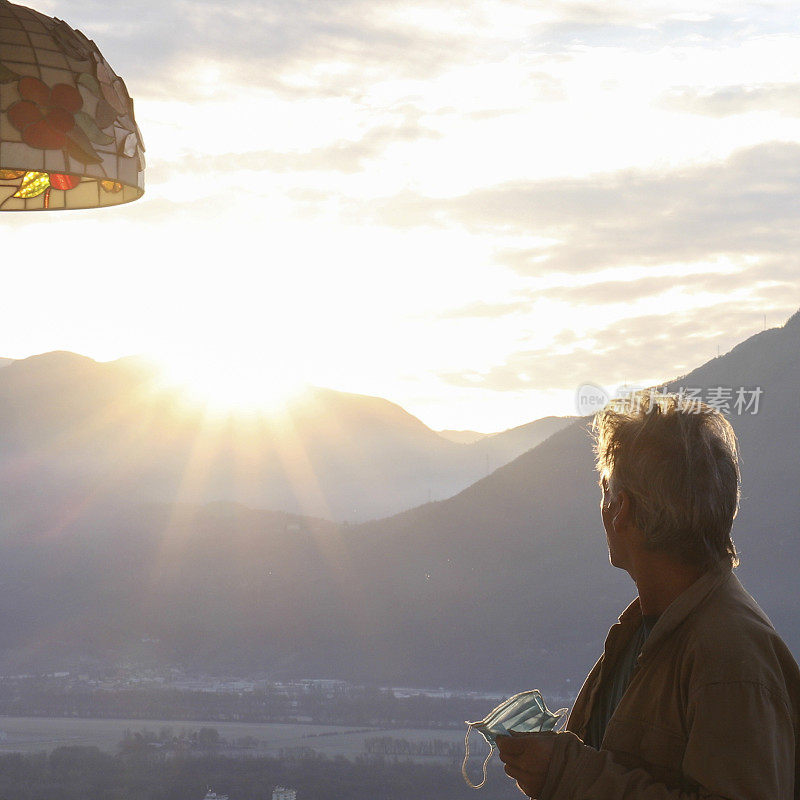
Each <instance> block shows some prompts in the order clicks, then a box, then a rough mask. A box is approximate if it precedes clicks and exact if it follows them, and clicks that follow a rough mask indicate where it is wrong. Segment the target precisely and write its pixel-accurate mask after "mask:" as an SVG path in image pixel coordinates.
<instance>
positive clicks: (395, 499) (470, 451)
mask: <svg viewBox="0 0 800 800" xmlns="http://www.w3.org/2000/svg"><path fill="white" fill-rule="evenodd" d="M559 424H566V423H565V422H559V421H558V420H557V419H554V418H547V419H545V420H540V421H536V422H533V423H530V424H529V425H525V426H522V427H520V428H515V429H513V430H510V431H506V432H504V433H500V434H496V435H494V436H492V437H488V438H487V439H486V440H482V441H481V442H477V443H475V444H474V445H463V444H456V443H454V442H450V441H447V440H445V439H444V438H443V437H441V436H440V435H439V434H437V433H436V432H434V431H432V430H431V429H430V428H428V427H427V426H426V425H424V424H423V423H422V422H421V421H420V420H418V419H417V418H416V417H414V416H412V415H411V414H409V413H408V412H406V411H405V410H404V409H402V408H401V407H400V406H398V405H396V404H395V403H391V402H389V401H388V400H384V399H382V398H379V397H367V396H363V395H355V394H347V393H343V392H337V391H333V390H331V389H324V388H318V387H312V388H310V389H309V390H308V391H307V392H306V393H305V394H304V395H302V396H301V397H299V398H297V399H296V400H295V401H294V402H293V403H292V404H291V406H290V407H289V409H288V410H287V411H286V412H285V414H284V415H283V416H282V417H281V418H280V419H278V420H273V419H270V418H268V417H247V416H240V417H232V418H230V419H218V418H211V419H210V418H206V417H204V415H203V413H202V412H201V411H200V410H199V409H198V408H193V407H191V406H189V405H187V403H186V400H185V398H183V397H182V396H181V395H180V393H179V392H178V391H177V390H176V389H168V388H164V386H163V385H162V383H161V382H159V379H158V374H157V372H156V371H155V370H154V368H153V367H152V366H150V365H148V364H147V363H146V362H144V361H142V360H141V359H136V358H127V359H121V360H119V361H116V362H111V363H97V362H95V361H93V360H92V359H89V358H87V357H85V356H80V355H76V354H75V353H67V352H53V353H45V354H43V355H39V356H34V357H31V358H26V359H23V360H18V361H14V362H13V363H10V364H9V365H8V366H6V367H5V368H3V369H2V370H1V371H0V447H1V448H2V450H0V478H2V479H3V483H2V485H1V488H0V497H2V496H9V495H11V496H14V497H16V498H17V501H18V502H17V505H18V506H21V507H22V508H23V510H24V503H23V502H21V501H22V500H24V498H26V497H27V498H28V499H29V501H30V503H33V504H36V503H38V498H41V497H43V496H44V497H49V498H54V497H61V498H67V497H85V496H86V495H87V494H92V495H97V494H98V493H99V494H100V495H105V496H109V497H111V496H122V497H137V498H139V499H141V500H147V501H160V502H165V503H173V502H188V503H204V502H209V501H231V502H242V503H246V504H248V505H250V506H253V507H256V508H271V509H281V510H285V511H289V512H295V513H303V514H307V515H312V516H321V517H326V518H330V519H334V520H341V521H343V520H349V521H360V520H365V519H370V518H376V517H382V516H386V515H387V514H391V513H394V512H397V511H400V510H402V509H404V508H410V507H413V506H415V505H419V504H420V503H424V502H426V501H428V500H432V499H433V500H435V499H442V498H444V497H448V496H451V495H453V494H456V493H457V492H459V491H461V490H462V489H463V488H465V487H466V486H468V485H469V484H471V483H473V482H474V481H475V480H477V479H478V478H480V477H482V476H484V475H486V474H487V472H489V471H491V470H493V469H495V468H497V467H498V466H500V465H501V464H503V463H506V462H507V461H509V460H510V459H512V458H514V457H516V456H517V455H519V454H520V453H522V452H524V451H525V450H527V449H529V448H530V447H533V446H535V445H536V444H538V442H540V441H541V440H542V439H543V438H546V436H548V435H549V434H550V433H551V432H552V431H554V430H556V429H557V428H558V426H559Z"/></svg>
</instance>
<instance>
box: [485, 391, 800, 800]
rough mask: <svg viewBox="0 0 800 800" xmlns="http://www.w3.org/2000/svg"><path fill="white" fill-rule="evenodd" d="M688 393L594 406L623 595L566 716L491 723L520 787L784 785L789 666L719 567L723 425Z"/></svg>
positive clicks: (544, 790)
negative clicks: (561, 726)
mask: <svg viewBox="0 0 800 800" xmlns="http://www.w3.org/2000/svg"><path fill="white" fill-rule="evenodd" d="M692 402H693V403H694V406H690V405H689V404H688V403H687V402H685V401H683V400H682V399H681V398H680V397H677V396H671V395H648V394H646V393H640V394H638V395H636V396H634V397H633V398H631V399H629V400H628V401H617V402H615V403H613V404H610V405H609V406H607V407H606V409H604V410H603V411H602V412H600V413H599V414H598V416H597V417H596V419H595V422H594V430H595V438H596V452H597V465H598V470H599V473H600V486H601V488H602V500H601V505H600V512H601V516H602V520H603V526H604V528H605V531H606V536H607V539H608V551H609V558H610V560H611V563H612V565H613V566H615V567H618V568H619V569H624V570H626V571H627V572H628V573H629V574H630V576H631V578H632V579H633V580H634V582H635V583H636V586H637V589H638V592H639V596H638V597H637V598H636V600H634V602H633V603H631V605H630V606H629V607H628V608H627V609H626V610H625V611H624V613H623V614H622V616H621V617H620V620H619V623H618V624H616V625H614V626H613V627H612V628H611V630H610V631H609V634H608V638H607V639H606V643H605V649H604V652H603V655H602V657H601V658H600V660H599V661H598V662H597V664H596V665H595V666H594V667H593V669H592V670H591V672H590V673H589V676H588V677H587V679H586V682H585V683H584V685H583V688H582V689H581V691H580V694H579V695H578V698H577V700H576V701H575V706H574V707H573V709H572V712H571V714H570V717H569V721H568V723H567V729H566V731H565V732H563V733H557V734H552V733H550V734H520V735H513V736H510V737H508V736H504V737H499V738H498V740H497V744H498V747H499V752H500V758H501V759H502V760H503V762H504V763H505V765H506V767H505V770H506V773H507V774H508V775H509V776H510V777H511V778H513V779H514V780H516V782H517V785H518V786H519V788H520V789H521V790H522V792H523V793H524V794H527V795H528V796H530V797H534V798H540V800H605V799H606V798H608V800H635V799H638V798H641V800H679V799H680V800H694V799H695V798H704V800H722V799H723V798H724V800H797V798H800V774H799V773H798V765H799V764H800V720H799V717H800V713H799V711H798V709H800V671H798V667H797V664H796V663H795V661H794V659H793V658H792V655H791V654H790V652H789V651H788V649H787V648H786V646H785V644H784V643H783V641H782V640H781V639H780V637H779V636H778V634H777V633H776V632H775V630H774V628H773V627H772V625H771V623H770V621H769V620H768V619H767V617H766V615H765V614H764V612H763V611H762V610H761V609H760V608H759V607H758V605H757V604H756V602H755V601H754V600H753V598H752V597H750V595H749V594H747V592H746V591H745V590H744V589H743V588H742V585H741V584H740V583H739V580H738V579H737V578H736V576H735V575H734V574H733V572H732V569H733V567H735V566H736V565H737V563H738V560H737V556H736V550H735V548H734V545H733V542H732V540H731V537H730V531H731V527H732V524H733V519H734V517H735V515H736V511H737V508H738V500H739V467H738V453H737V444H736V437H735V435H734V433H733V430H732V428H731V426H730V424H729V423H728V422H727V421H726V420H725V418H724V417H723V416H722V415H721V414H719V413H718V412H716V411H714V410H713V409H711V408H709V407H707V406H705V405H702V404H698V403H697V401H692Z"/></svg>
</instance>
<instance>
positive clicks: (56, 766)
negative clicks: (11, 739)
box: [0, 747, 519, 800]
mask: <svg viewBox="0 0 800 800" xmlns="http://www.w3.org/2000/svg"><path fill="white" fill-rule="evenodd" d="M497 764H498V762H497V759H496V758H495V759H494V768H493V769H492V771H491V775H490V781H489V783H488V784H487V786H486V787H485V788H484V790H483V793H482V798H484V799H485V800H511V798H513V797H515V796H516V797H518V796H519V792H518V791H517V789H516V787H515V786H514V785H513V784H512V782H511V781H510V780H508V778H506V776H505V775H504V774H503V773H502V772H501V771H500V769H499V768H498V767H497ZM209 786H211V787H212V788H214V789H215V790H216V791H217V792H218V793H220V794H221V793H223V792H224V793H225V794H228V795H229V796H230V798H231V800H263V798H265V797H270V796H271V793H272V789H273V787H275V786H290V787H292V788H294V789H296V790H297V794H298V798H302V800H331V798H336V800H375V799H376V798H380V800H408V798H410V797H413V798H415V800H466V798H470V797H472V796H473V795H472V790H471V789H469V788H468V787H467V786H466V784H465V783H464V781H463V779H462V777H461V773H460V767H457V766H456V765H455V764H451V765H449V766H443V765H441V764H430V765H428V764H414V763H412V762H409V761H405V760H397V759H392V760H388V759H383V758H368V759H367V758H362V759H357V760H356V761H354V762H353V761H348V760H345V759H344V758H337V759H327V758H323V757H322V756H317V755H314V754H308V755H303V756H299V757H285V756H284V757H281V758H245V759H241V758H227V757H224V756H216V755H213V754H208V755H204V756H180V757H177V758H169V759H162V758H159V757H157V756H156V757H154V756H153V755H152V754H149V753H146V752H142V753H136V752H128V753H126V754H124V755H119V756H112V755H108V754H106V753H101V752H100V751H99V750H98V749H97V748H94V747H61V748H58V749H57V750H54V751H53V752H52V753H50V754H49V755H48V754H46V753H39V754H35V755H19V754H13V755H3V756H0V798H3V800H11V799H12V798H13V800H50V798H56V797H57V798H59V800H86V799H87V798H91V800H193V798H197V800H202V798H203V797H205V794H206V791H207V789H208V787H209Z"/></svg>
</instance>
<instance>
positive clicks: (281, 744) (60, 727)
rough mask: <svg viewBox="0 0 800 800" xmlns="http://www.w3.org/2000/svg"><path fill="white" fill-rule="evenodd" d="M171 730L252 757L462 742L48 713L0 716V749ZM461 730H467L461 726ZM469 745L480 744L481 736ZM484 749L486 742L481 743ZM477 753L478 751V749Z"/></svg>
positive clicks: (422, 734)
mask: <svg viewBox="0 0 800 800" xmlns="http://www.w3.org/2000/svg"><path fill="white" fill-rule="evenodd" d="M164 727H168V728H171V729H172V731H173V732H174V734H175V735H179V734H180V733H181V731H186V732H187V733H188V732H191V731H197V730H199V729H200V728H202V727H211V728H216V729H217V731H218V732H219V735H220V736H221V737H223V738H224V739H226V740H228V741H229V742H232V741H234V740H235V739H242V738H244V737H246V736H249V737H252V738H253V739H256V740H257V741H258V743H259V744H258V746H257V747H255V748H253V749H249V750H247V751H246V752H248V753H251V754H253V755H278V754H279V753H280V751H281V750H284V749H286V748H300V747H309V748H312V749H314V750H316V751H318V752H320V753H324V754H325V755H327V756H331V757H333V756H345V757H347V758H353V757H354V756H357V755H361V754H363V753H364V740H365V739H368V738H374V737H378V736H391V737H393V738H395V739H407V740H409V741H414V742H416V741H428V740H431V739H440V740H443V741H447V742H453V743H456V744H460V745H463V742H464V732H462V731H459V730H455V731H454V730H447V731H445V730H414V729H407V728H402V729H395V728H392V729H378V728H375V729H371V730H369V731H365V729H364V728H363V727H356V726H350V727H338V726H334V725H281V724H270V723H247V722H241V723H238V722H174V721H172V722H170V721H164V720H142V719H61V718H49V717H0V753H14V752H23V753H32V752H37V751H41V750H47V751H49V750H53V749H55V748H56V747H62V746H64V745H84V746H94V747H99V748H100V749H101V750H104V751H106V752H109V753H114V752H116V750H117V745H118V744H119V741H120V740H121V739H122V737H123V735H124V733H125V731H126V730H131V731H134V732H136V731H141V730H142V729H145V728H146V729H147V730H150V731H154V732H155V733H158V732H159V731H160V730H161V728H164ZM465 730H466V729H465ZM473 736H474V737H475V744H474V747H475V748H476V749H479V748H481V745H480V744H479V743H478V740H480V736H478V735H477V734H473ZM483 746H484V747H485V744H484V745H483ZM480 752H483V750H482V749H480Z"/></svg>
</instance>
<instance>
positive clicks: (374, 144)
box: [148, 106, 441, 183]
mask: <svg viewBox="0 0 800 800" xmlns="http://www.w3.org/2000/svg"><path fill="white" fill-rule="evenodd" d="M395 115H396V116H397V119H396V121H395V122H393V123H387V124H382V125H375V126H373V127H372V128H369V129H368V130H367V131H366V132H365V133H364V134H363V135H362V136H361V137H360V138H357V139H345V140H340V141H336V142H333V143H332V144H329V145H325V146H322V147H316V148H312V149H311V150H307V151H304V152H279V151H275V150H258V151H250V152H244V153H222V154H219V155H202V156H197V155H187V156H183V157H182V158H180V159H176V160H174V161H171V162H164V161H162V162H160V163H158V164H156V165H154V166H153V167H151V168H150V170H149V172H148V179H149V180H151V181H153V182H154V183H159V182H161V181H164V180H167V179H169V178H170V177H172V176H174V175H176V174H180V173H185V172H190V173H199V172H202V173H204V174H207V173H209V172H215V171H216V172H232V171H239V170H244V171H249V172H293V173H298V172H342V173H345V174H352V173H356V172H360V171H361V170H362V169H363V168H364V166H365V165H366V163H367V162H369V161H370V160H372V159H374V158H377V157H379V156H380V155H381V154H382V153H383V152H384V151H385V150H386V149H387V148H388V147H390V146H392V145H394V144H398V143H400V144H402V143H410V142H417V141H421V140H423V139H439V138H441V134H440V133H439V132H438V131H436V130H433V129H432V128H429V127H427V126H425V125H423V124H422V122H421V116H422V114H421V112H420V111H419V110H418V109H415V108H413V107H411V106H405V107H403V108H400V109H397V110H396V111H395Z"/></svg>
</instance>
